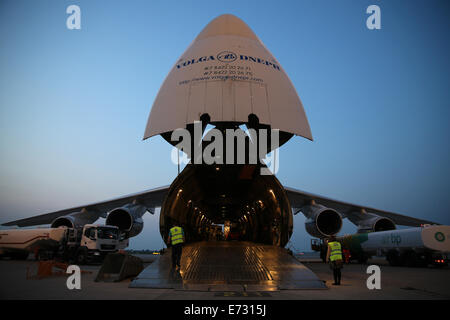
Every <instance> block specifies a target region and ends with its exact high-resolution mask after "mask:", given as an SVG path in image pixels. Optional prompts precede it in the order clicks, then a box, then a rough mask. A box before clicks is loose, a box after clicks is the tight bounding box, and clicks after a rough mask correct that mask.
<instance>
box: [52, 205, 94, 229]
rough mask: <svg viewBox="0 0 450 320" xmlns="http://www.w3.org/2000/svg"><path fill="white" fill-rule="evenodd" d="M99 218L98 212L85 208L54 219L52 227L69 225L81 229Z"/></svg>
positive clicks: (68, 226)
mask: <svg viewBox="0 0 450 320" xmlns="http://www.w3.org/2000/svg"><path fill="white" fill-rule="evenodd" d="M98 218H99V214H98V213H96V212H90V211H87V210H85V209H83V210H81V211H80V212H74V213H71V214H68V215H66V216H62V217H58V218H56V219H55V220H53V221H52V223H51V225H50V227H51V228H59V227H67V228H74V229H81V228H83V226H84V225H85V224H88V223H93V222H95V221H96V220H97V219H98Z"/></svg>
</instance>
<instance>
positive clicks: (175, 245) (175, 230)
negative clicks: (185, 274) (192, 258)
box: [168, 226, 185, 269]
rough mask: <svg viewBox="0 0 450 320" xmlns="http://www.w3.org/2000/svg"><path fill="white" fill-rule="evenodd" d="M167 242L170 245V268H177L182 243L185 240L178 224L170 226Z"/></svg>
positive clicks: (181, 251) (181, 252) (178, 266)
mask: <svg viewBox="0 0 450 320" xmlns="http://www.w3.org/2000/svg"><path fill="white" fill-rule="evenodd" d="M168 242H169V243H170V244H171V245H172V269H175V268H178V269H179V268H180V264H181V255H182V254H183V244H184V242H185V237H184V230H183V228H182V227H179V226H173V227H172V228H170V230H169V239H168Z"/></svg>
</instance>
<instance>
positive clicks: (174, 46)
mask: <svg viewBox="0 0 450 320" xmlns="http://www.w3.org/2000/svg"><path fill="white" fill-rule="evenodd" d="M72 4H76V5H78V6H79V7H80V8H81V30H69V29H67V27H66V19H67V17H68V16H69V15H68V14H66V8H67V7H68V6H69V5H72ZM372 4H376V5H378V6H380V8H381V26H382V28H381V30H369V29H367V27H366V19H367V17H368V16H369V15H368V14H366V8H367V7H368V6H369V5H372ZM223 13H231V14H234V15H236V16H238V17H239V18H241V19H242V20H244V21H245V22H246V23H247V24H248V25H249V26H250V28H252V30H253V31H254V32H255V33H256V34H257V35H258V37H259V38H260V39H261V40H262V41H263V42H264V44H265V45H266V47H267V48H268V49H269V50H270V51H271V52H272V54H273V55H274V56H275V57H276V59H277V60H278V61H279V62H280V63H281V65H282V66H283V68H284V69H285V70H286V72H287V74H288V75H289V77H290V79H291V80H292V82H293V84H294V86H295V88H296V89H297V92H298V94H299V96H300V99H301V100H302V102H303V105H304V108H305V111H306V114H307V116H308V119H309V122H310V125H311V130H312V134H313V137H314V142H310V141H308V140H305V139H303V138H300V137H295V138H293V139H291V141H289V142H288V143H287V144H286V145H284V146H283V147H282V148H281V150H280V170H279V172H278V174H277V177H278V178H279V180H280V181H281V183H282V184H283V185H286V186H289V187H293V188H297V189H301V190H305V191H308V192H311V193H317V194H321V195H324V196H327V197H330V198H335V199H338V200H343V201H346V202H353V203H357V204H361V205H367V206H370V207H375V208H379V209H384V210H388V211H393V212H398V213H401V214H406V215H410V216H413V217H418V218H424V219H428V220H432V221H436V222H439V223H442V224H450V212H449V211H450V209H449V208H450V197H449V190H450V166H449V164H450V151H449V150H450V148H449V138H450V127H449V120H450V102H449V101H450V82H449V75H450V59H449V57H450V36H449V31H450V3H449V2H448V1H445V0H444V1H437V0H431V1H425V0H423V1H406V0H392V1H380V0H369V1H365V0H359V1H354V0H353V1H352V0H345V1H344V0H342V1H341V0H340V1H331V0H330V1H324V0H316V1H278V2H274V1H261V0H259V1H253V0H249V1H242V0H239V1H232V0H229V1H201V0H198V1H137V0H133V1H103V0H89V1H76V0H71V1H65V0H41V1H24V0H0V150H1V154H0V155H1V161H0V223H4V222H7V221H10V220H15V219H19V218H23V217H29V216H33V215H36V214H41V213H45V212H49V211H54V210H58V209H64V208H68V207H72V206H78V205H81V204H87V203H91V202H96V201H101V200H105V199H109V198H113V197H117V196H121V195H124V194H128V193H133V192H138V191H141V190H144V189H148V188H153V187H158V186H162V185H168V184H170V183H171V182H172V180H173V179H174V178H175V176H176V174H177V166H176V165H174V164H172V162H171V161H170V152H171V147H170V146H169V145H168V144H167V143H166V142H165V141H164V140H163V139H162V138H160V137H154V138H151V139H148V140H146V141H142V137H143V134H144V129H145V124H146V121H147V117H148V114H149V112H150V108H151V105H152V103H153V100H154V99H155V97H156V94H157V92H158V89H159V87H160V85H161V84H162V82H163V80H164V78H165V76H166V75H167V73H168V72H169V70H170V68H171V67H172V65H173V64H174V63H175V62H176V61H177V59H178V57H179V56H180V55H181V54H182V53H183V52H184V50H185V49H186V48H187V46H188V45H189V44H190V43H191V41H192V40H193V39H194V38H195V37H196V36H197V34H198V33H199V32H200V31H201V30H202V28H203V27H205V26H206V25H207V24H208V23H209V22H210V21H211V20H212V19H214V18H215V17H217V16H218V15H221V14H223ZM158 213H159V211H157V213H156V214H155V215H154V216H151V215H148V214H146V215H145V216H144V221H145V223H146V225H145V228H144V231H143V232H142V233H141V234H140V235H139V236H138V237H136V238H133V239H132V240H131V248H135V249H144V248H149V249H159V248H161V247H162V246H163V243H162V241H161V239H160V235H159V227H158V226H159V216H158ZM304 221H305V219H304V217H303V216H300V215H297V216H296V217H295V226H294V235H293V237H292V239H291V243H290V244H289V245H288V246H291V247H292V248H294V249H297V250H309V239H310V238H311V237H310V236H309V235H308V234H307V233H306V231H305V229H304ZM355 230H356V229H355V227H354V226H353V225H352V224H351V223H349V222H346V223H345V224H344V228H343V230H342V233H351V232H354V231H355Z"/></svg>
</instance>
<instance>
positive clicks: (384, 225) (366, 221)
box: [356, 213, 397, 233]
mask: <svg viewBox="0 0 450 320" xmlns="http://www.w3.org/2000/svg"><path fill="white" fill-rule="evenodd" d="M365 215H367V217H365V218H363V219H360V220H359V221H358V222H357V223H356V225H357V227H358V233H364V232H375V231H387V230H395V229H396V228H397V227H396V225H395V223H394V222H393V221H392V220H391V219H389V218H385V217H380V216H377V215H375V214H373V213H366V214H365Z"/></svg>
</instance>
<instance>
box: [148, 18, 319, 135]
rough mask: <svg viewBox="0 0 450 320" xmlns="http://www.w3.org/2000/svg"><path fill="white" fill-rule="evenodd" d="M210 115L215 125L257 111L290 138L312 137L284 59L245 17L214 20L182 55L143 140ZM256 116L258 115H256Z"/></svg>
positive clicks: (261, 120)
mask: <svg viewBox="0 0 450 320" xmlns="http://www.w3.org/2000/svg"><path fill="white" fill-rule="evenodd" d="M204 114H207V115H208V116H209V122H210V123H211V124H219V123H222V124H223V123H227V124H231V125H233V124H239V125H240V124H244V123H248V122H249V116H250V115H256V117H257V119H258V121H259V124H262V125H270V126H271V128H272V129H279V130H280V131H281V132H284V133H285V136H288V137H290V136H291V135H292V134H295V135H299V136H302V137H305V138H307V139H310V140H312V135H311V130H310V127H309V124H308V119H307V117H306V114H305V111H304V109H303V105H302V103H301V101H300V99H299V97H298V95H297V92H296V90H295V88H294V86H293V85H292V83H291V81H290V79H289V77H288V76H287V74H286V73H285V72H284V70H283V68H282V67H281V65H280V63H279V62H278V61H277V60H276V59H275V58H274V57H273V55H272V54H271V53H270V52H269V50H267V48H266V47H265V46H264V44H263V43H262V42H261V40H260V39H259V38H258V37H257V36H256V34H255V33H254V32H253V31H252V30H251V29H250V28H249V27H248V26H247V24H246V23H245V22H243V21H242V20H241V19H239V18H237V17H235V16H233V15H230V14H225V15H221V16H219V17H217V18H216V19H214V20H213V21H211V22H210V23H209V24H208V25H207V26H206V27H205V28H204V29H203V30H202V31H201V32H200V34H199V35H198V36H197V37H196V38H195V40H194V41H193V42H192V43H191V45H190V46H189V47H188V48H187V49H186V51H185V52H184V53H183V54H182V55H181V57H180V58H179V59H178V61H177V62H176V63H175V65H174V66H173V67H172V69H171V71H170V72H169V74H168V75H167V77H166V79H165V80H164V83H163V85H162V86H161V88H160V90H159V92H158V95H157V97H156V99H155V102H154V104H153V107H152V109H151V112H150V116H149V119H148V122H147V127H146V130H145V134H144V139H146V138H149V137H151V136H154V135H157V134H162V135H163V137H165V138H166V139H168V138H170V133H171V132H172V131H173V130H176V129H178V128H186V126H187V125H188V124H192V123H194V121H199V120H200V118H201V116H202V115H204ZM253 118H254V117H253Z"/></svg>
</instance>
